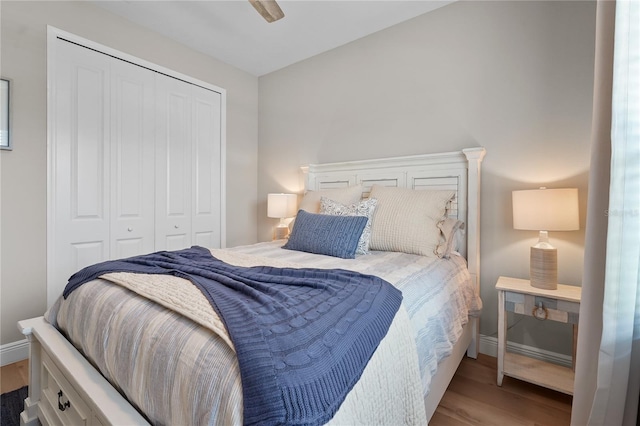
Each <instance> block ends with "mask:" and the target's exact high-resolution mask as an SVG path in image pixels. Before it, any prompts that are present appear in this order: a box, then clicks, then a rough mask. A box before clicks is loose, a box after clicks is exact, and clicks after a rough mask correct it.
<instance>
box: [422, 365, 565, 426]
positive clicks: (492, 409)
mask: <svg viewBox="0 0 640 426" xmlns="http://www.w3.org/2000/svg"><path fill="white" fill-rule="evenodd" d="M497 364H498V363H497V359H496V358H494V357H491V356H488V355H483V354H480V355H479V356H478V359H477V360H474V359H471V358H464V359H463V360H462V363H461V364H460V366H459V367H458V371H456V374H455V376H454V377H453V380H452V381H451V383H450V384H449V387H448V388H447V392H446V393H445V394H444V396H443V398H442V400H441V401H440V405H439V406H438V408H437V409H436V412H435V414H434V415H433V417H432V418H431V422H429V424H430V425H431V426H467V425H536V426H542V425H549V426H562V425H568V424H570V422H571V402H572V400H573V398H572V397H571V396H569V395H565V394H563V393H560V392H556V391H553V390H550V389H546V388H543V387H540V386H536V385H533V384H531V383H527V382H523V381H520V380H517V379H513V378H511V377H505V378H504V380H503V382H502V386H498V385H497V384H496V376H497V372H498V371H497Z"/></svg>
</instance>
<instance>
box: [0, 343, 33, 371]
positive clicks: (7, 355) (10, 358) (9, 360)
mask: <svg viewBox="0 0 640 426" xmlns="http://www.w3.org/2000/svg"><path fill="white" fill-rule="evenodd" d="M27 358H29V342H28V341H27V339H24V340H19V341H17V342H11V343H7V344H6V345H2V346H0V366H2V367H4V366H5V365H8V364H13V363H14V362H18V361H22V360H23V359H27Z"/></svg>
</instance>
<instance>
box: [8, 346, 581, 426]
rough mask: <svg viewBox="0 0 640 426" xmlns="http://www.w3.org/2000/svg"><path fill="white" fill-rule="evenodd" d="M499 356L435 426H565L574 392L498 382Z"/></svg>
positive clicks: (477, 365) (476, 369)
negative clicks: (571, 393) (560, 391)
mask: <svg viewBox="0 0 640 426" xmlns="http://www.w3.org/2000/svg"><path fill="white" fill-rule="evenodd" d="M496 366H497V361H496V358H493V357H490V356H487V355H483V354H480V356H479V357H478V359H477V360H474V359H470V358H465V359H464V360H463V361H462V363H461V364H460V367H459V368H458V371H457V372H456V375H455V376H454V378H453V380H452V381H451V384H450V385H449V388H448V389H447V392H446V393H445V394H444V397H443V398H442V401H441V402H440V405H439V406H438V409H437V410H436V412H435V414H434V415H433V418H432V419H431V422H429V425H430V426H466V425H509V426H516V425H531V426H543V425H549V426H562V425H568V424H569V422H570V420H571V400H572V398H571V397H570V396H568V395H564V394H562V393H559V392H555V391H552V390H549V389H545V388H542V387H539V386H536V385H532V384H530V383H526V382H522V381H520V380H516V379H512V378H510V377H505V378H504V381H503V384H502V386H501V387H498V385H496ZM28 376H29V373H28V362H27V361H21V362H18V363H15V364H10V365H7V366H4V367H2V368H1V369H0V383H1V385H2V386H1V388H2V391H1V392H0V393H5V392H9V391H11V390H15V389H18V388H20V387H22V386H25V385H26V384H27V380H28Z"/></svg>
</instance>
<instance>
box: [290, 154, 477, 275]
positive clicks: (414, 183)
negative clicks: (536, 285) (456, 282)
mask: <svg viewBox="0 0 640 426" xmlns="http://www.w3.org/2000/svg"><path fill="white" fill-rule="evenodd" d="M485 152H486V151H485V149H484V148H467V149H463V150H462V151H455V152H445V153H437V154H424V155H412V156H407V157H393V158H380V159H375V160H360V161H346V162H341V163H326V164H310V165H309V166H305V167H302V170H303V172H304V173H305V174H306V178H305V188H306V189H307V190H312V191H317V190H321V189H330V188H344V187H347V186H351V185H357V184H359V183H361V184H362V185H363V187H364V190H363V194H362V195H363V197H367V196H368V195H369V191H370V190H371V187H372V186H373V185H374V184H377V185H384V186H394V187H402V188H413V189H449V190H450V189H453V190H454V191H456V198H455V203H454V205H453V206H452V209H451V213H450V216H451V217H456V218H458V219H460V220H462V221H463V222H464V223H465V225H466V236H467V239H466V246H465V247H462V248H461V249H460V250H461V253H462V254H463V255H464V256H465V257H466V258H467V263H468V267H469V272H470V273H471V275H472V276H473V277H474V279H475V281H476V284H477V285H479V284H480V281H479V278H480V164H481V163H482V159H483V158H484V155H485Z"/></svg>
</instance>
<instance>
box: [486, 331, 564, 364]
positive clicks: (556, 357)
mask: <svg viewBox="0 0 640 426" xmlns="http://www.w3.org/2000/svg"><path fill="white" fill-rule="evenodd" d="M507 351H509V352H513V353H517V354H519V355H524V356H527V357H529V358H535V359H539V360H541V361H547V362H551V363H554V364H558V365H562V366H564V367H569V368H571V366H572V359H571V357H570V356H569V355H564V354H559V353H557V352H551V351H546V350H544V349H538V348H534V347H533V346H527V345H522V344H520V343H513V342H507ZM480 353H483V354H485V355H490V356H493V357H497V356H498V339H497V338H496V337H492V336H485V335H482V334H481V335H480Z"/></svg>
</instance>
